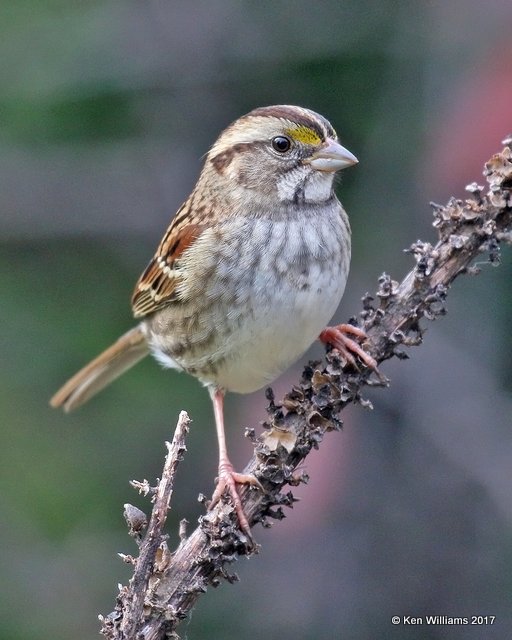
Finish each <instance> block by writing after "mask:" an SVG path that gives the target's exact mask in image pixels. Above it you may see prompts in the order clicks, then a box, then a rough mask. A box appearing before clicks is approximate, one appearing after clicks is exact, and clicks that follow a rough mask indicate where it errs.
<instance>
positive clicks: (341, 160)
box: [306, 138, 359, 172]
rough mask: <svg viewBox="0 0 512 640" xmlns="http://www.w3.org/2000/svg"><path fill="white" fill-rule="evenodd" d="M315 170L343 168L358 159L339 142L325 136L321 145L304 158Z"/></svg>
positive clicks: (331, 170)
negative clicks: (308, 156)
mask: <svg viewBox="0 0 512 640" xmlns="http://www.w3.org/2000/svg"><path fill="white" fill-rule="evenodd" d="M306 162H307V163H308V164H310V165H311V166H312V167H313V169H316V170H317V171H327V172H335V171H339V170H340V169H345V168H346V167H350V166H351V165H353V164H357V163H358V162H359V160H358V159H357V158H356V157H355V155H354V154H353V153H350V151H349V150H348V149H345V147H342V146H341V144H339V143H338V142H335V141H334V140H331V139H330V138H327V140H326V141H325V143H324V145H323V147H322V148H321V149H320V150H319V151H317V152H316V153H314V154H313V155H312V156H311V157H310V158H308V159H307V160H306Z"/></svg>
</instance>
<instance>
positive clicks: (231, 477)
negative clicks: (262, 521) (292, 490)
mask: <svg viewBox="0 0 512 640" xmlns="http://www.w3.org/2000/svg"><path fill="white" fill-rule="evenodd" d="M208 390H209V392H210V397H211V399H212V402H213V412H214V414H215V427H216V429H217V440H218V443H219V478H218V481H217V487H216V489H215V492H214V494H213V496H212V500H211V503H210V509H213V507H214V506H215V505H216V504H217V503H218V502H219V500H220V498H221V496H222V494H223V493H224V491H225V490H226V489H227V490H228V493H229V495H230V496H231V499H232V500H233V505H234V507H235V511H236V514H237V516H238V521H239V522H240V528H241V529H242V531H244V532H245V533H246V534H248V535H250V527H249V522H248V520H247V517H246V515H245V513H244V509H243V506H242V501H241V500H240V496H239V495H238V491H237V488H236V483H237V482H238V483H239V484H252V485H255V486H257V487H259V488H260V489H261V490H263V487H262V486H261V484H260V483H259V482H258V480H257V479H256V478H255V477H254V476H252V475H249V474H243V473H237V472H236V471H235V469H234V467H233V465H232V464H231V462H230V460H229V458H228V451H227V447H226V434H225V432H224V391H222V390H221V389H216V388H215V387H209V388H208Z"/></svg>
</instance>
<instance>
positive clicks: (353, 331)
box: [320, 324, 379, 373]
mask: <svg viewBox="0 0 512 640" xmlns="http://www.w3.org/2000/svg"><path fill="white" fill-rule="evenodd" d="M347 334H348V335H347ZM351 335H352V336H354V338H358V339H359V340H365V339H366V338H367V335H366V333H365V332H364V331H363V330H362V329H359V327H354V326H353V325H351V324H339V325H337V326H336V327H326V328H325V329H324V330H323V331H322V333H321V334H320V340H321V342H323V343H325V344H331V345H332V346H333V347H334V348H335V349H337V350H338V351H339V352H340V353H341V355H342V356H343V357H344V358H345V360H346V361H347V362H348V363H349V364H350V365H352V366H353V367H355V368H356V369H358V366H357V362H356V359H355V357H354V356H357V357H358V358H360V360H361V361H362V362H364V364H365V365H366V366H367V367H368V368H370V369H372V370H373V371H375V372H377V373H378V372H379V371H378V369H377V361H376V360H375V359H374V358H372V356H371V355H370V354H368V353H366V351H364V349H362V347H361V346H360V344H359V343H358V342H357V341H356V340H354V338H351V337H350V336H351Z"/></svg>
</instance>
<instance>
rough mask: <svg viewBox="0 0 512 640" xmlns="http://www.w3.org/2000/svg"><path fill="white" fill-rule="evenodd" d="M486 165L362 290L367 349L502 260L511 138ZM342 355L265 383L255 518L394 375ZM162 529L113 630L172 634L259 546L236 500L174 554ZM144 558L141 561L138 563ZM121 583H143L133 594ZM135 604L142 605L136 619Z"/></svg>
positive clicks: (145, 635)
mask: <svg viewBox="0 0 512 640" xmlns="http://www.w3.org/2000/svg"><path fill="white" fill-rule="evenodd" d="M511 143H512V139H511V138H508V139H507V140H504V144H511ZM484 175H485V176H486V179H487V182H488V190H487V192H486V193H485V194H484V193H483V192H484V187H480V186H478V185H477V184H476V183H473V184H471V185H468V187H466V189H467V191H469V192H470V194H471V196H470V197H469V198H468V199H466V200H457V199H455V198H452V199H450V201H449V202H448V203H447V204H446V205H445V206H440V205H435V204H434V205H432V206H433V211H434V223H433V225H434V227H435V228H436V229H437V231H438V235H439V240H438V242H437V243H436V244H435V246H432V245H431V244H430V243H426V242H421V241H418V242H415V243H414V244H413V245H412V246H411V247H410V248H409V249H408V252H409V253H411V254H412V255H413V257H414V259H415V261H416V265H415V267H414V268H413V269H412V271H411V272H410V273H408V274H407V276H406V277H405V278H404V279H403V280H402V282H401V283H400V284H399V283H397V282H395V281H393V280H392V279H391V278H390V276H388V275H387V274H383V275H382V276H381V277H380V279H379V288H378V291H377V293H376V295H375V297H372V296H370V295H369V294H366V295H365V296H364V297H363V299H362V301H363V310H362V311H361V312H360V314H359V316H358V318H353V319H352V320H351V322H352V323H353V324H356V325H359V326H360V327H362V328H363V329H364V331H365V332H366V334H367V336H368V340H367V343H366V344H365V349H366V350H367V351H368V352H369V353H370V354H371V355H372V356H373V358H374V359H375V360H376V361H377V362H378V363H381V362H383V361H384V360H387V359H389V358H391V357H393V356H396V357H398V358H406V357H408V356H407V354H406V352H405V351H404V348H406V347H409V346H414V345H419V344H421V342H422V329H421V327H420V320H422V319H423V318H425V319H427V320H434V319H436V318H438V317H440V316H442V315H443V314H444V313H445V312H446V308H445V302H446V296H447V293H448V290H449V287H450V285H451V283H452V282H453V280H454V279H455V278H456V277H457V276H459V275H461V274H463V273H472V274H475V273H477V272H478V268H477V267H475V266H471V265H472V263H473V262H474V261H475V260H476V259H477V258H478V257H479V256H482V254H487V256H488V262H490V263H491V264H493V265H496V264H498V263H499V257H500V254H499V250H500V243H503V242H505V243H508V244H512V231H511V229H512V153H511V151H510V148H509V147H505V148H504V149H503V151H502V152H501V153H498V154H496V155H494V156H493V157H492V158H491V159H490V160H489V162H488V163H487V164H486V165H485V171H484ZM376 300H377V302H376ZM345 365H346V363H344V362H342V361H341V359H340V356H339V353H338V352H337V351H336V350H331V351H329V352H328V353H327V355H326V361H325V363H323V365H322V366H321V363H320V362H313V363H309V365H308V366H306V368H305V369H304V372H303V374H302V379H301V381H300V382H299V383H298V384H297V385H295V386H294V387H293V388H292V390H291V391H290V392H288V393H287V394H286V395H285V396H284V398H283V399H282V401H281V402H279V403H275V401H274V396H273V393H272V391H271V390H270V389H269V390H268V391H267V398H268V400H269V407H268V414H269V418H268V422H267V423H265V425H264V426H265V428H266V429H265V431H264V433H263V435H261V436H259V437H258V438H256V436H255V434H254V430H248V432H247V436H248V437H249V438H250V439H251V440H252V441H253V443H254V455H253V457H252V459H251V460H250V462H249V464H248V465H247V466H246V468H245V473H253V474H254V475H255V476H256V477H257V478H258V479H259V480H260V482H261V484H262V485H263V487H264V489H265V493H261V492H260V491H257V490H254V489H251V488H249V487H242V488H241V490H240V493H241V497H242V502H243V504H244V510H245V513H246V515H247V516H248V519H249V522H250V524H251V526H253V525H254V524H256V523H258V522H260V523H261V524H262V525H263V526H270V523H269V519H280V518H282V517H284V514H283V511H282V508H283V506H288V507H291V506H293V503H294V497H293V494H292V493H291V491H287V492H286V493H284V492H283V488H284V487H285V486H286V485H289V486H292V487H293V486H295V485H297V484H299V483H300V482H306V481H307V476H306V475H305V474H303V473H299V472H297V468H298V466H299V465H300V463H301V462H302V461H303V460H304V458H305V457H306V456H307V455H308V453H309V452H310V451H311V449H312V448H317V447H318V445H319V443H320V442H321V440H322V439H323V437H324V435H325V434H326V432H328V431H331V430H336V429H339V428H340V427H341V426H342V422H341V420H340V419H339V417H338V416H339V413H340V411H341V410H342V409H343V408H344V407H345V406H346V405H347V404H349V403H358V404H361V405H362V406H371V403H370V402H369V401H368V400H366V399H364V398H363V396H362V390H363V389H364V388H365V387H367V386H376V385H378V386H386V385H387V383H388V381H387V380H386V379H385V378H384V376H382V375H376V374H375V372H373V371H372V370H369V369H368V368H365V367H364V366H363V365H362V364H361V365H360V369H359V370H358V371H353V370H352V371H349V370H348V368H347V367H346V366H345ZM155 508H156V505H155ZM163 519H165V514H164V512H162V511H158V515H155V513H154V514H153V516H152V519H151V522H153V521H158V522H159V523H161V522H162V520H163ZM150 529H151V523H150ZM159 531H160V533H159V534H158V536H159V537H158V536H157V537H155V538H151V540H152V541H151V543H148V546H147V547H146V548H145V552H146V555H145V556H144V561H143V562H142V561H141V558H139V559H138V560H137V561H135V562H136V572H135V575H134V577H133V578H132V580H131V582H130V586H129V587H126V588H125V587H123V588H122V589H121V593H120V596H119V599H118V603H117V606H116V611H115V612H114V613H113V614H110V616H108V617H107V618H105V619H103V629H102V633H103V634H104V635H105V636H106V637H108V638H112V639H114V638H115V639H120V638H140V639H145V640H148V639H151V640H156V639H161V638H166V637H170V636H172V635H174V630H175V629H176V627H177V625H178V623H179V621H180V620H181V619H182V618H184V617H186V616H187V614H188V612H189V611H190V609H191V608H192V606H193V605H194V603H195V602H196V600H197V598H198V596H199V594H201V593H203V592H204V591H206V588H207V586H209V585H214V586H215V585H217V584H218V583H219V582H220V580H221V579H222V578H224V579H226V580H228V581H230V582H233V581H235V580H236V579H237V577H236V575H232V574H230V573H228V571H227V569H226V567H227V565H228V564H229V563H231V562H233V561H235V560H236V559H237V557H238V556H239V555H243V554H248V553H254V552H255V551H256V550H257V549H255V548H254V547H252V546H251V545H250V543H249V541H248V540H247V538H246V537H245V536H244V535H243V534H242V533H241V532H240V530H239V529H238V526H237V522H236V518H235V515H234V512H233V508H232V507H231V505H230V504H229V502H224V503H221V504H219V505H217V507H216V508H215V509H214V510H212V511H209V512H207V513H206V515H204V516H202V517H201V518H200V519H199V526H198V527H197V528H196V529H195V531H193V532H192V533H191V535H190V536H188V537H186V536H185V534H184V532H183V530H181V535H180V537H181V542H180V545H179V546H178V548H177V549H176V551H175V552H174V553H173V554H172V556H170V555H168V556H166V557H165V558H164V557H163V554H161V555H160V556H159V555H158V553H157V555H156V557H155V556H154V555H153V556H152V555H151V554H154V552H155V550H156V551H157V552H158V550H160V549H162V542H161V540H162V537H161V529H160V530H159ZM148 534H149V531H148ZM148 534H147V535H146V538H147V537H148ZM132 535H133V534H132ZM146 538H145V539H146ZM157 540H158V541H160V542H157ZM143 544H144V543H143ZM165 549H166V547H165ZM142 555H143V552H142V546H141V557H142ZM139 563H140V564H142V565H143V567H144V568H143V569H142V568H141V569H140V571H138V567H139ZM148 578H149V581H148ZM145 585H147V586H148V589H147V590H145ZM124 589H132V590H134V591H135V590H139V589H140V590H141V592H140V593H137V594H134V595H133V596H131V599H127V600H126V599H125V598H124V597H123V596H124ZM134 603H136V606H135V604H134ZM141 603H143V604H144V609H143V611H141V607H142V604H141ZM125 607H127V608H125ZM136 613H137V615H138V613H141V618H140V619H139V620H140V623H139V624H138V626H137V620H136V618H135V616H136ZM125 617H129V618H130V620H132V621H133V622H131V624H132V627H131V628H132V629H134V628H135V627H136V628H137V630H138V635H128V632H127V631H124V630H125V629H127V628H128V627H127V626H126V623H125ZM116 634H117V635H116Z"/></svg>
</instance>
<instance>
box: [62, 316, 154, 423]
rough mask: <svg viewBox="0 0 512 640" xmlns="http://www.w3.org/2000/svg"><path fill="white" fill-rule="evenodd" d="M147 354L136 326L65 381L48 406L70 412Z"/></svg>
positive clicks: (144, 340) (144, 341) (139, 330)
mask: <svg viewBox="0 0 512 640" xmlns="http://www.w3.org/2000/svg"><path fill="white" fill-rule="evenodd" d="M148 353H149V347H148V345H147V342H146V339H145V337H144V334H143V333H142V329H141V328H140V326H138V327H134V328H133V329H131V330H130V331H128V332H127V333H125V334H124V335H122V336H121V337H120V338H119V340H117V341H116V342H114V344H113V345H111V346H110V347H109V348H108V349H107V350H106V351H104V352H103V353H101V354H100V355H99V356H98V357H97V358H95V359H94V360H93V361H92V362H89V364H88V365H87V366H85V367H84V368H83V369H80V371H79V372H78V373H75V375H74V376H73V377H72V378H71V379H70V380H68V381H67V382H66V384H65V385H64V386H63V387H61V388H60V389H59V390H58V391H57V393H56V394H55V395H54V396H53V398H52V399H51V400H50V405H51V406H52V407H63V408H64V411H66V412H68V411H72V410H73V409H76V408H77V407H79V406H80V405H81V404H84V402H87V400H89V399H90V398H92V396H94V395H95V394H96V393H98V391H101V390H102V389H103V388H104V387H106V386H107V385H108V384H110V383H111V382H112V381H113V380H115V379H116V378H117V377H119V376H120V375H121V374H122V373H124V372H125V371H126V370H127V369H129V368H130V367H133V365H134V364H137V362H138V361H139V360H141V359H142V358H144V356H146V355H147V354H148Z"/></svg>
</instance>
